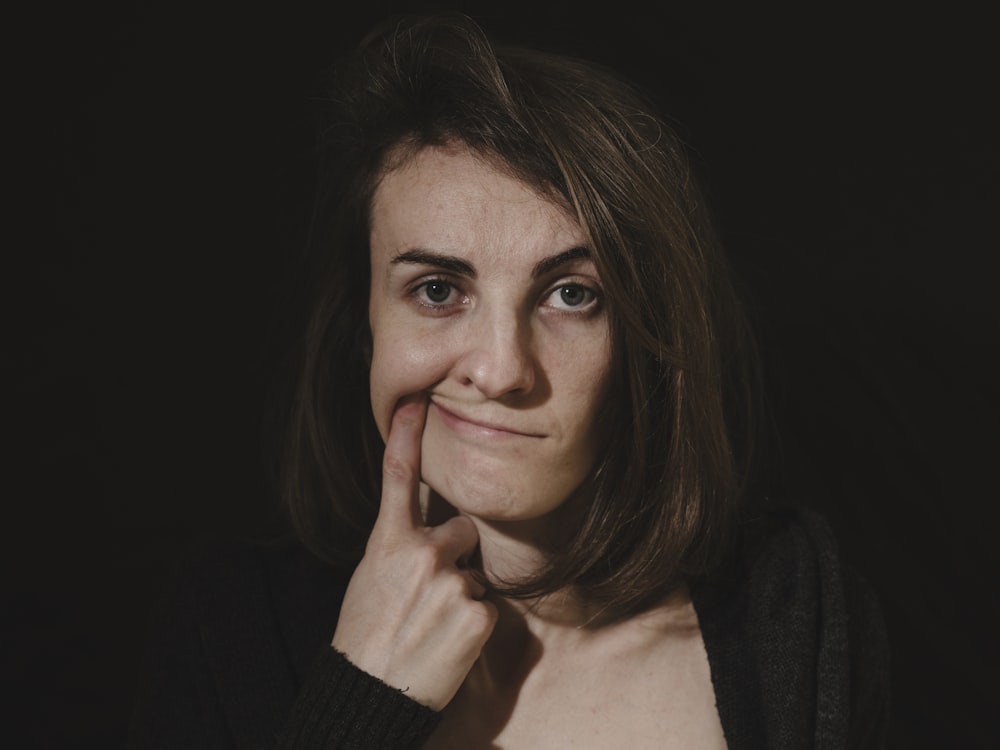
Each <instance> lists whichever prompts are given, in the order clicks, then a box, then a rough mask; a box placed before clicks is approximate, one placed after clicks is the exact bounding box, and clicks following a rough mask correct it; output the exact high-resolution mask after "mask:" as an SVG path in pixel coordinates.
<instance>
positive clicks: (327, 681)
mask: <svg viewBox="0 0 1000 750" xmlns="http://www.w3.org/2000/svg"><path fill="white" fill-rule="evenodd" d="M439 720H440V716H439V715H438V713H437V712H435V711H433V710H431V709H429V708H427V707H426V706H423V705H421V704H420V703H417V702H416V701H414V700H411V699H410V698H407V697H406V695H404V694H403V693H402V692H400V691H399V690H397V689H396V688H393V687H390V686H388V685H386V684H385V683H384V682H382V681H381V680H378V679H377V678H375V677H372V676H371V675H370V674H368V673H367V672H363V671H362V670H360V669H358V668H357V667H355V666H354V665H353V664H351V662H350V661H348V660H347V658H346V657H345V656H344V655H343V654H341V653H340V652H338V651H336V650H335V649H333V648H329V647H328V648H325V649H323V650H322V651H321V653H320V656H319V658H318V659H317V661H316V664H315V665H314V668H313V670H312V672H311V674H310V675H309V678H308V679H307V680H306V683H305V684H304V685H303V686H302V690H301V692H300V693H299V697H298V699H297V700H296V702H295V704H294V706H293V708H292V715H291V716H290V717H289V723H288V727H287V729H286V733H285V736H284V737H283V738H282V741H281V742H280V743H279V748H280V749H281V750H292V749H293V748H294V749H295V750H302V749H303V748H317V749H318V748H324V750H332V749H333V748H336V749H337V750H354V749H355V748H356V749H358V750H362V749H364V750H369V749H372V748H380V749H384V750H404V749H408V748H419V747H421V746H422V745H423V744H424V742H426V740H427V738H428V737H429V736H430V735H431V732H433V731H434V729H435V727H436V726H437V724H438V721H439Z"/></svg>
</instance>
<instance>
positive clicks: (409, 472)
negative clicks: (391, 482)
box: [382, 451, 416, 482]
mask: <svg viewBox="0 0 1000 750" xmlns="http://www.w3.org/2000/svg"><path fill="white" fill-rule="evenodd" d="M382 473H383V474H384V475H385V476H387V477H389V478H390V479H396V480H398V481H400V482H412V481H413V480H414V479H415V476H416V472H415V470H414V468H413V466H412V465H411V464H410V462H409V461H406V460H404V459H403V458H402V457H401V456H399V455H397V454H396V453H392V452H389V451H386V453H385V456H384V457H383V459H382Z"/></svg>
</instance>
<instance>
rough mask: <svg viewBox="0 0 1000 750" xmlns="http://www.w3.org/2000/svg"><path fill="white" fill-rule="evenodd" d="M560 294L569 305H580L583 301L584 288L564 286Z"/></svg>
mask: <svg viewBox="0 0 1000 750" xmlns="http://www.w3.org/2000/svg"><path fill="white" fill-rule="evenodd" d="M559 294H560V296H561V297H562V301H563V302H565V303H566V304H567V305H579V304H580V303H581V302H583V290H582V289H580V288H578V287H575V286H564V287H563V288H562V289H561V290H560V291H559Z"/></svg>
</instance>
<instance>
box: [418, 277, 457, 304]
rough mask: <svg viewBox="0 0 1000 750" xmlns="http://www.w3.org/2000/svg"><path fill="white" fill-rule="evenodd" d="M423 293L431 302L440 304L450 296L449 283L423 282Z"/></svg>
mask: <svg viewBox="0 0 1000 750" xmlns="http://www.w3.org/2000/svg"><path fill="white" fill-rule="evenodd" d="M424 295H425V296H426V297H427V299H429V300H430V301H431V302H434V303H435V304H438V305H440V304H441V303H442V302H445V301H447V299H448V297H449V296H451V284H448V283H445V282H444V281H428V282H427V283H426V284H424Z"/></svg>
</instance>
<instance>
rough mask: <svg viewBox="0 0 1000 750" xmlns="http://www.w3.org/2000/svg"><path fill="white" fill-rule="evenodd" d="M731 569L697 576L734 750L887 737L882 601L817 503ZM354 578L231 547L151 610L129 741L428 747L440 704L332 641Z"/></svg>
mask: <svg viewBox="0 0 1000 750" xmlns="http://www.w3.org/2000/svg"><path fill="white" fill-rule="evenodd" d="M760 526H761V528H760V529H758V530H757V532H756V533H755V534H754V536H755V538H756V539H758V543H757V544H755V545H753V548H752V549H748V550H747V551H746V553H745V554H744V555H743V556H742V557H741V559H740V561H739V564H738V565H736V566H734V568H733V571H732V573H731V574H730V575H728V576H726V577H724V578H721V579H717V580H715V581H713V582H711V583H701V584H696V585H692V589H691V594H692V599H693V601H694V605H695V610H696V612H697V614H698V619H699V623H700V625H701V630H702V636H703V639H704V642H705V648H706V651H707V653H708V659H709V665H710V667H711V674H712V683H713V687H714V689H715V695H716V705H717V707H718V711H719V717H720V719H721V722H722V727H723V731H724V732H725V736H726V742H727V744H728V746H729V748H731V750H742V749H744V748H783V749H784V748H788V749H789V750H791V749H795V748H817V750H826V749H827V748H848V747H850V748H875V747H881V746H882V745H883V743H884V737H885V727H886V717H887V710H888V698H887V693H888V649H887V645H886V638H885V631H884V626H883V624H882V620H881V616H880V614H879V609H878V605H877V602H876V600H875V598H874V596H873V594H872V592H871V590H870V589H869V588H868V587H867V585H866V584H865V583H864V582H863V581H862V580H861V579H860V578H858V577H857V576H856V575H855V574H853V573H852V572H851V571H850V570H849V569H846V568H844V567H843V566H842V565H841V564H840V562H839V560H838V557H837V554H836V546H835V544H834V541H833V538H832V535H831V533H830V531H829V529H828V528H827V527H826V525H825V524H824V523H823V522H822V521H821V520H820V519H818V518H817V517H816V516H814V515H812V514H807V513H796V514H787V515H784V516H781V517H776V518H772V519H770V520H768V521H767V522H766V523H762V524H760ZM348 580H349V576H348V575H346V574H344V573H338V572H337V571H335V570H332V569H330V568H328V567H326V566H323V565H321V564H320V563H318V562H316V561H315V560H314V559H313V558H311V557H310V556H308V555H307V554H306V553H305V552H304V551H303V550H302V549H301V548H299V547H297V546H294V545H281V546H273V547H245V548H238V549H227V550H220V551H219V552H217V553H216V554H214V555H212V556H211V557H209V558H208V559H205V560H202V561H201V562H200V563H199V564H198V565H196V566H194V567H192V568H191V570H190V571H189V573H187V574H185V575H183V576H180V577H178V579H177V581H176V584H175V586H174V588H173V590H172V591H171V593H170V595H169V596H168V597H167V598H166V600H165V602H164V605H163V607H162V608H161V609H160V610H159V611H158V612H157V614H156V616H155V618H154V625H153V628H152V635H151V638H150V647H149V651H148V654H147V668H146V670H145V679H144V681H143V682H142V684H141V687H140V690H139V692H138V695H137V699H136V711H135V716H134V719H133V724H132V731H131V735H130V747H133V748H178V747H184V748H213V749H215V748H218V749H220V750H222V749H228V748H232V749H233V750H237V749H238V750H243V749H244V748H245V749H246V750H250V749H251V748H260V749H262V750H263V749H264V748H268V749H271V748H302V749H306V748H342V749H345V750H347V749H350V748H364V749H366V750H367V749H369V748H386V749H387V750H394V749H396V748H400V749H402V748H419V747H421V746H422V745H423V743H424V742H425V741H426V740H427V738H428V737H429V736H430V735H431V733H432V732H433V731H434V729H435V727H436V726H437V723H438V718H439V717H438V714H436V713H435V712H434V711H432V710H430V709H428V708H426V707H424V706H422V705H420V704H418V703H416V702H415V701H412V700H411V699H409V698H407V697H406V696H405V694H403V693H401V692H400V691H398V690H396V689H394V688H391V687H389V686H387V685H385V684H383V683H382V682H380V681H379V680H377V679H376V678H374V677H372V676H371V675H368V674H366V673H365V672H362V671H361V670H359V669H357V668H356V667H355V666H354V665H352V664H351V663H350V662H348V661H347V660H346V659H345V658H344V657H343V656H342V655H340V654H338V653H337V652H336V651H335V650H333V649H332V648H331V647H330V646H329V645H328V644H329V642H330V638H331V636H332V634H333V631H334V628H335V626H336V622H337V617H338V614H339V608H340V602H341V599H342V597H343V594H344V590H345V588H346V585H347V582H348Z"/></svg>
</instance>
